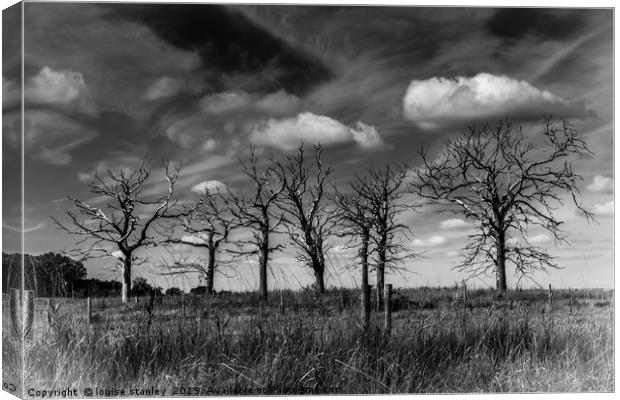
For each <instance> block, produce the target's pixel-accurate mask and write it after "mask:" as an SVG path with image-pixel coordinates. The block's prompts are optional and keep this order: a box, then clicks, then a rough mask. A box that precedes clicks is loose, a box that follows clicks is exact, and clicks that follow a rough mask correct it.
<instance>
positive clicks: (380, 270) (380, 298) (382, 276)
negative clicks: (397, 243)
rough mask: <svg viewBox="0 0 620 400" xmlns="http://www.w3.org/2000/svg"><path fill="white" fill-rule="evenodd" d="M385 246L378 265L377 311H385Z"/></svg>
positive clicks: (381, 251) (380, 253) (380, 252)
mask: <svg viewBox="0 0 620 400" xmlns="http://www.w3.org/2000/svg"><path fill="white" fill-rule="evenodd" d="M385 259H386V254H385V246H384V247H382V248H381V249H380V250H379V262H378V263H377V303H376V304H375V310H376V311H381V310H382V309H383V284H384V282H385Z"/></svg>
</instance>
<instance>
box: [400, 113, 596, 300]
mask: <svg viewBox="0 0 620 400" xmlns="http://www.w3.org/2000/svg"><path fill="white" fill-rule="evenodd" d="M541 128H542V129H541V131H540V133H538V134H536V135H535V136H531V137H528V135H527V134H526V133H525V132H524V131H523V129H522V128H521V127H519V126H515V125H513V124H512V123H510V122H509V121H501V122H499V123H498V124H497V125H496V126H494V127H491V126H488V125H485V126H483V127H482V128H476V127H471V128H469V129H468V130H467V131H466V132H465V133H464V134H463V135H462V136H460V137H458V138H456V139H453V140H451V141H449V142H448V144H447V146H446V147H445V149H444V151H443V152H442V153H441V154H440V155H439V157H437V158H436V160H435V161H430V160H429V159H428V158H427V155H426V154H425V153H424V152H422V153H421V154H422V158H423V166H422V168H420V169H419V170H418V174H417V182H415V183H414V184H413V185H412V188H413V190H414V192H415V193H417V194H418V195H419V196H421V197H422V198H424V199H426V200H427V201H428V203H430V204H435V205H438V206H440V208H439V211H440V212H442V211H445V212H450V213H455V214H462V215H464V216H465V218H466V219H468V220H470V221H472V222H474V223H475V224H476V225H477V227H478V229H477V232H476V233H475V234H472V235H470V236H469V239H468V243H467V244H466V246H465V248H464V249H463V251H464V256H465V259H464V261H463V262H462V263H461V264H460V265H458V266H457V267H456V268H457V269H459V270H461V271H469V272H470V273H471V274H472V275H478V274H482V273H486V272H488V271H489V270H492V271H495V272H496V278H497V290H498V291H499V292H500V293H502V292H505V291H506V263H507V262H511V263H512V264H514V266H515V268H516V272H517V273H518V274H519V275H520V276H521V277H522V276H526V275H527V274H529V273H531V272H533V271H537V270H543V271H544V270H546V269H547V268H550V267H552V268H556V267H558V266H557V265H556V264H555V263H554V261H553V258H552V256H551V255H550V254H549V253H548V252H546V251H544V250H543V249H540V248H538V247H536V246H533V245H532V244H530V243H529V242H528V239H527V232H528V228H529V227H538V228H541V229H543V230H545V231H547V232H549V233H550V234H551V235H552V236H553V238H555V239H556V241H562V240H565V238H564V236H563V234H562V232H561V230H560V225H561V224H562V221H560V220H558V219H557V218H556V217H555V216H554V210H555V209H556V207H557V206H558V205H562V204H563V201H564V199H563V197H562V195H566V196H568V197H569V198H570V200H571V201H572V202H573V204H574V205H575V206H576V207H577V209H578V210H579V211H581V212H582V213H583V214H584V215H585V216H586V217H587V218H588V219H590V218H591V217H592V214H591V213H590V212H588V211H587V210H586V209H584V208H583V206H582V205H581V203H580V202H579V200H578V196H579V190H578V187H577V183H578V182H579V181H580V180H581V177H580V176H579V175H578V174H577V173H575V171H574V170H573V166H572V162H571V161H570V160H569V158H570V157H579V156H581V155H584V154H588V153H590V151H589V150H588V148H587V146H586V143H585V142H584V141H583V139H581V138H579V137H578V136H577V131H576V129H575V128H574V127H573V126H572V125H571V124H569V123H568V122H566V121H563V122H562V123H560V124H557V123H554V122H553V121H552V120H551V119H550V118H545V119H544V120H543V122H542V124H541ZM511 237H512V238H514V239H513V240H511V241H509V240H508V239H509V238H511ZM517 238H518V240H515V239H517Z"/></svg>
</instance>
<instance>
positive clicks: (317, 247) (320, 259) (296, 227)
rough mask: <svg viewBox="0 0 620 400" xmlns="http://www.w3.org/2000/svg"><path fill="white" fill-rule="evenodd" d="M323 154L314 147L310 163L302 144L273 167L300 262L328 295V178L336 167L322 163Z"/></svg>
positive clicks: (319, 287)
mask: <svg viewBox="0 0 620 400" xmlns="http://www.w3.org/2000/svg"><path fill="white" fill-rule="evenodd" d="M322 154H323V149H322V147H321V146H320V145H317V146H314V159H313V160H312V161H310V162H307V160H306V158H305V152H304V146H303V144H301V145H300V146H299V148H298V150H297V153H296V154H295V155H292V156H287V157H286V160H285V161H284V162H281V161H275V163H274V166H273V168H272V171H273V173H274V174H275V175H276V176H277V179H278V182H280V183H281V185H282V187H283V191H282V200H281V201H280V202H278V203H277V206H278V207H279V208H280V209H281V210H282V211H283V212H284V213H285V214H286V223H285V226H286V228H287V230H288V233H289V236H290V238H291V241H292V242H293V245H294V246H295V247H297V249H298V250H299V252H298V253H297V259H298V260H299V261H301V262H302V263H304V265H306V266H308V267H309V268H310V269H312V271H313V272H314V277H315V279H316V290H317V291H318V292H319V293H324V292H325V282H324V278H323V275H324V273H325V252H326V251H327V238H328V237H329V236H330V235H331V234H332V228H333V220H332V219H330V212H329V211H328V209H327V208H326V207H325V202H326V200H327V196H326V192H325V189H326V185H327V178H328V177H329V176H330V175H331V173H332V172H333V168H332V167H331V166H326V165H324V164H323V161H322V160H321V156H322Z"/></svg>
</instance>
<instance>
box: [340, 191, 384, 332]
mask: <svg viewBox="0 0 620 400" xmlns="http://www.w3.org/2000/svg"><path fill="white" fill-rule="evenodd" d="M334 203H335V204H336V214H335V221H336V224H337V225H336V226H337V227H338V236H349V237H351V240H350V241H349V243H348V244H347V245H348V246H349V247H359V248H358V252H357V255H358V257H359V258H360V262H361V266H362V320H363V324H364V330H367V329H368V327H369V326H370V286H369V285H368V257H369V255H370V252H371V249H370V235H371V230H372V228H373V224H374V219H373V213H372V208H371V207H370V204H369V202H368V200H367V199H365V198H364V197H362V196H360V193H357V192H355V190H354V191H353V192H351V193H346V194H343V193H338V192H336V194H335V195H334Z"/></svg>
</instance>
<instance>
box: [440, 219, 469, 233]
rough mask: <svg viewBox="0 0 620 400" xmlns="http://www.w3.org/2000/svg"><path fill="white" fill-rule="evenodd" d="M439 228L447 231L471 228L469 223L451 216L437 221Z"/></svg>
mask: <svg viewBox="0 0 620 400" xmlns="http://www.w3.org/2000/svg"><path fill="white" fill-rule="evenodd" d="M439 228H440V229H443V230H447V231H450V230H463V229H468V228H471V224H469V223H467V222H465V221H464V220H462V219H460V218H452V219H446V220H444V221H441V222H440V223H439Z"/></svg>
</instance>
